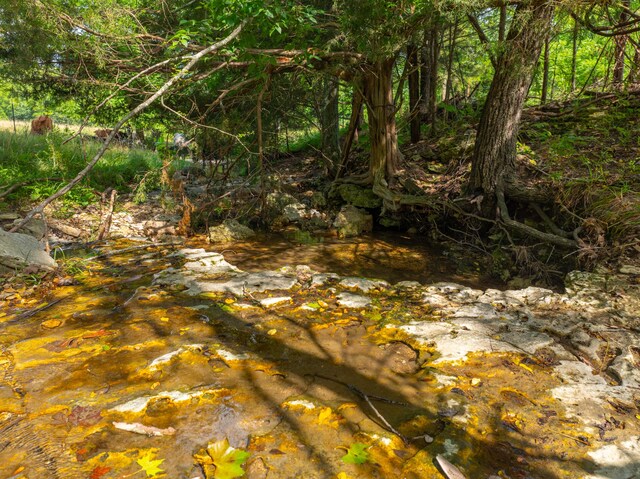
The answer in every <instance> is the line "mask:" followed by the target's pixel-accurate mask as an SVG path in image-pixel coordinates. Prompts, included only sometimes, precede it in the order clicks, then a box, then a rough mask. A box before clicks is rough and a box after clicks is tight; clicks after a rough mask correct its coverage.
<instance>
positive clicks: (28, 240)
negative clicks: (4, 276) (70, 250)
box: [0, 229, 57, 272]
mask: <svg viewBox="0 0 640 479" xmlns="http://www.w3.org/2000/svg"><path fill="white" fill-rule="evenodd" d="M27 266H34V267H38V268H42V269H48V270H51V269H53V268H55V267H56V266H57V264H56V262H55V261H54V260H53V258H52V257H51V256H49V255H48V254H47V253H46V252H45V250H44V247H43V246H42V245H41V244H40V243H39V242H38V241H37V240H36V239H35V238H33V237H32V236H29V235H26V234H22V233H9V232H7V231H4V230H3V229H0V272H14V271H16V270H20V269H23V268H26V267H27Z"/></svg>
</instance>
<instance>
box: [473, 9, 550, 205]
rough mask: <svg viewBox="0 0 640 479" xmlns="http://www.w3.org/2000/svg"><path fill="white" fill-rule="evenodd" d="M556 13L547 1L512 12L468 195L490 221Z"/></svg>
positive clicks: (510, 170)
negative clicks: (474, 195) (479, 201)
mask: <svg viewBox="0 0 640 479" xmlns="http://www.w3.org/2000/svg"><path fill="white" fill-rule="evenodd" d="M553 11H554V7H553V4H552V2H550V1H548V0H532V1H530V2H527V3H520V4H518V6H517V7H516V10H515V13H514V17H513V21H512V23H511V28H510V29H509V33H508V35H507V39H506V44H505V48H504V49H503V51H502V53H501V55H500V57H499V58H498V59H497V62H496V71H495V74H494V76H493V80H492V82H491V87H490V89H489V94H488V96H487V100H486V101H485V105H484V109H483V111H482V116H481V119H480V124H479V125H478V134H477V136H476V143H475V148H474V152H473V161H472V167H471V178H470V182H469V190H470V191H474V192H478V193H480V192H482V194H483V195H484V201H483V212H484V214H486V215H490V214H491V213H492V210H493V206H494V205H495V199H496V196H495V194H496V192H497V191H502V190H503V189H504V185H505V183H506V182H507V181H509V180H511V179H513V176H514V173H515V158H516V143H517V135H518V129H519V125H520V116H521V114H522V108H523V105H524V102H525V100H526V98H527V93H528V91H529V87H530V86H531V80H532V79H533V73H534V71H535V68H536V64H537V62H538V59H539V57H540V50H541V49H542V44H543V42H544V38H545V37H546V36H547V34H548V31H549V28H550V26H551V17H552V15H553Z"/></svg>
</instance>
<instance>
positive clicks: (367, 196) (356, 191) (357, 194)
mask: <svg viewBox="0 0 640 479" xmlns="http://www.w3.org/2000/svg"><path fill="white" fill-rule="evenodd" d="M338 194H339V195H340V196H341V197H342V199H343V200H344V201H346V202H347V203H349V204H350V205H353V206H356V207H358V208H371V209H373V208H380V207H381V206H382V198H380V197H379V196H378V195H376V194H375V193H374V192H373V191H372V190H370V189H367V188H361V187H360V186H356V185H350V184H343V185H340V186H338Z"/></svg>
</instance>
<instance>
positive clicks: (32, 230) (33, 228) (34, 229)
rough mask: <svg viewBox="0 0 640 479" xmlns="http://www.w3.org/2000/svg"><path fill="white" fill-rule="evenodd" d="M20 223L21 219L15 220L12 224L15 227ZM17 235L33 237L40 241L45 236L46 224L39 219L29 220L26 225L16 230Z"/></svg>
mask: <svg viewBox="0 0 640 479" xmlns="http://www.w3.org/2000/svg"><path fill="white" fill-rule="evenodd" d="M20 221H22V219H21V218H19V219H17V220H15V221H14V222H13V224H14V225H17V224H18V223H19V222H20ZM18 233H22V234H25V235H29V236H33V237H34V238H35V239H37V240H38V241H40V240H41V239H42V238H44V237H45V235H46V234H47V223H46V222H45V221H44V220H42V219H40V218H31V219H30V220H29V221H27V224H25V225H24V226H21V227H20V228H19V229H18Z"/></svg>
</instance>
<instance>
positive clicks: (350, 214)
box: [333, 205, 373, 238]
mask: <svg viewBox="0 0 640 479" xmlns="http://www.w3.org/2000/svg"><path fill="white" fill-rule="evenodd" d="M333 226H334V228H336V229H337V230H338V236H339V237H340V238H346V237H350V236H359V235H360V234H362V233H368V232H370V231H371V230H372V229H373V216H371V215H370V214H368V213H366V212H365V211H364V210H361V209H359V208H356V207H355V206H351V205H347V206H343V207H342V209H341V210H340V212H339V213H338V215H337V216H336V219H335V221H334V222H333Z"/></svg>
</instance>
